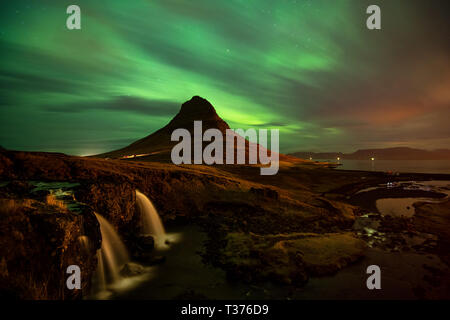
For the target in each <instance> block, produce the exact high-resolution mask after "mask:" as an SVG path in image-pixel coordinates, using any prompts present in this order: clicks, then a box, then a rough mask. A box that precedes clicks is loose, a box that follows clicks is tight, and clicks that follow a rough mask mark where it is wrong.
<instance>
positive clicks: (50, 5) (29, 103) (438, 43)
mask: <svg viewBox="0 0 450 320" xmlns="http://www.w3.org/2000/svg"><path fill="white" fill-rule="evenodd" d="M449 2H450V1H406V0H405V1H400V0H395V1H380V0H371V1H365V0H355V1H345V0H335V1H329V0H323V1H320V0H317V1H308V0H296V1H295V0H294V1H284V0H277V1H273V0H258V1H251V0H241V1H235V0H225V1H224V0H220V1H219V0H189V1H185V0H158V1H157V0H147V1H143V0H130V1H124V0H120V1H119V0H118V1H113V0H108V1H106V0H105V1H99V0H96V1H80V0H74V1H39V0H32V1H18V0H15V1H2V3H1V4H0V7H1V12H0V18H1V19H0V50H1V51H0V57H1V63H0V145H2V146H4V147H6V148H9V149H17V150H40V151H59V152H65V153H68V154H76V155H87V154H96V153H100V152H104V151H110V150H112V149H116V148H119V147H123V146H125V145H127V144H128V143H130V142H132V141H134V140H136V139H138V138H141V137H143V136H146V135H148V134H149V133H151V132H153V131H155V130H157V129H159V128H160V127H162V126H164V125H165V124H166V123H167V122H168V121H169V120H170V119H171V118H172V117H173V116H174V115H175V114H176V113H177V112H178V110H179V108H180V105H181V103H183V102H184V101H186V100H189V99H190V98H191V97H192V96H194V95H200V96H202V97H204V98H206V99H208V100H209V101H210V102H211V103H212V104H213V105H214V106H215V108H216V110H217V112H218V114H219V115H220V116H221V117H222V118H223V119H224V120H225V121H227V122H228V123H229V125H230V126H231V127H232V128H248V127H256V128H279V129H280V133H281V137H280V145H281V151H282V152H293V151H306V150H309V151H343V152H349V151H354V150H356V149H358V148H372V147H392V146H410V147H418V148H425V149H435V148H445V147H449V146H450V129H449V128H450V126H449V119H450V65H449V60H450V59H449V58H450V48H449V45H450V25H449V24H448V23H447V22H446V20H447V19H448V12H449V10H448V9H449V5H448V3H449ZM70 4H77V5H79V6H80V7H81V17H82V18H81V20H82V22H81V25H82V29H81V30H73V31H71V30H68V29H67V28H66V19H67V16H68V15H67V14H66V8H67V6H68V5H70ZM369 4H378V5H379V6H380V7H381V10H382V30H376V31H370V30H368V29H367V28H366V18H367V16H368V15H367V14H366V13H365V11H366V8H367V6H368V5H369Z"/></svg>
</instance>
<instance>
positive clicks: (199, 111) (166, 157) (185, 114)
mask: <svg viewBox="0 0 450 320" xmlns="http://www.w3.org/2000/svg"><path fill="white" fill-rule="evenodd" d="M200 120H201V121H202V131H203V132H204V131H205V130H207V129H212V128H216V129H218V130H220V131H221V132H222V134H223V136H224V138H225V133H226V130H227V129H230V127H229V126H228V124H227V123H226V122H225V121H223V120H222V119H221V118H220V117H219V116H218V115H217V112H216V110H215V109H214V107H213V106H212V105H211V103H209V102H208V101H207V100H206V99H203V98H201V97H199V96H194V97H192V99H191V100H189V101H186V102H185V103H183V104H182V105H181V109H180V111H179V112H178V114H177V115H176V116H175V117H174V118H173V119H172V120H171V121H170V122H169V123H168V124H167V125H166V126H165V127H163V128H161V129H159V130H158V131H156V132H154V133H152V134H150V135H148V136H147V137H145V138H142V139H140V140H137V141H135V142H133V143H132V144H130V145H129V146H127V147H125V148H122V149H119V150H115V151H111V152H108V153H104V154H101V155H98V156H97V157H103V158H134V157H139V158H140V159H142V160H144V159H146V160H147V159H148V160H154V161H170V152H171V149H172V147H173V146H174V145H176V144H177V143H178V142H176V141H171V135H172V132H173V131H174V130H176V129H179V128H183V129H186V130H188V131H189V132H190V133H191V136H192V137H193V136H194V121H200ZM237 139H243V138H242V137H240V136H237ZM252 147H254V148H257V147H258V145H257V144H255V143H249V142H248V141H245V151H244V152H245V154H246V159H248V150H249V148H252ZM234 149H235V152H236V148H234ZM223 152H224V156H225V153H226V147H225V145H224V151H223ZM235 154H236V153H235ZM280 156H282V157H286V156H284V155H280ZM235 159H236V157H235Z"/></svg>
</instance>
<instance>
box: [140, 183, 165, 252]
mask: <svg viewBox="0 0 450 320" xmlns="http://www.w3.org/2000/svg"><path fill="white" fill-rule="evenodd" d="M136 202H137V204H138V206H139V210H140V212H141V219H142V233H143V234H151V235H152V236H154V237H155V243H156V244H157V245H158V246H161V245H163V244H164V242H165V240H166V232H165V230H164V226H163V224H162V222H161V219H160V218H159V215H158V212H157V211H156V209H155V207H154V206H153V204H152V202H151V201H150V200H149V199H148V198H147V197H146V196H145V195H144V194H143V193H141V192H139V191H138V190H136Z"/></svg>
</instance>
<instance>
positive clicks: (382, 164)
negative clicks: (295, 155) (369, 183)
mask: <svg viewBox="0 0 450 320" xmlns="http://www.w3.org/2000/svg"><path fill="white" fill-rule="evenodd" d="M314 160H316V159H314ZM318 161H319V160H318ZM321 161H332V162H336V163H340V164H341V165H340V166H339V167H337V169H339V170H362V171H383V172H386V171H393V172H405V173H446V174H450V161H449V160H377V159H375V160H374V161H372V160H346V159H344V160H342V159H341V160H340V161H337V160H336V159H334V160H333V159H328V160H326V159H323V160H321Z"/></svg>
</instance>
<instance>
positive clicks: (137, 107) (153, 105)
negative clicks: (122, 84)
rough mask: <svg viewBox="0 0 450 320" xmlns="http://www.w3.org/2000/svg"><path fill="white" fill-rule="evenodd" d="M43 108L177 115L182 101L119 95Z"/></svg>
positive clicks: (77, 111)
mask: <svg viewBox="0 0 450 320" xmlns="http://www.w3.org/2000/svg"><path fill="white" fill-rule="evenodd" d="M41 108H42V110H45V111H48V112H55V113H79V112H85V111H94V110H108V111H117V112H134V113H138V114H144V115H151V116H175V114H176V113H177V112H178V111H179V109H180V103H179V102H175V101H167V100H149V99H143V98H137V97H128V96H119V97H114V98H112V99H109V100H106V101H80V102H76V103H69V104H63V105H58V106H56V105H53V106H42V107H41Z"/></svg>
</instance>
